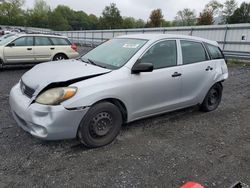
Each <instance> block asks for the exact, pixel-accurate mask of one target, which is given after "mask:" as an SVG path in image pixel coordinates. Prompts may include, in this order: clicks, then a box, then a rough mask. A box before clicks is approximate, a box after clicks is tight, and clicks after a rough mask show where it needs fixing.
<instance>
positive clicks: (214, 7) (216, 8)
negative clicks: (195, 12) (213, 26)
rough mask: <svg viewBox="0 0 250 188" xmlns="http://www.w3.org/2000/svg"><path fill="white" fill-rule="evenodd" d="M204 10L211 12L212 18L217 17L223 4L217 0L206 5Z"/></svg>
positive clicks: (212, 0)
mask: <svg viewBox="0 0 250 188" xmlns="http://www.w3.org/2000/svg"><path fill="white" fill-rule="evenodd" d="M205 9H206V10H207V11H209V12H210V11H211V12H212V14H213V17H217V16H218V15H219V13H220V11H221V10H222V9H223V4H221V3H220V2H218V1H217V0H211V1H210V2H209V3H208V4H206V6H205Z"/></svg>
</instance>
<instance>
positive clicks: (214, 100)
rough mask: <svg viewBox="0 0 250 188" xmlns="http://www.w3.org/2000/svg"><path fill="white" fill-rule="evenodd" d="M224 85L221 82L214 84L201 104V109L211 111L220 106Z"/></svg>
mask: <svg viewBox="0 0 250 188" xmlns="http://www.w3.org/2000/svg"><path fill="white" fill-rule="evenodd" d="M222 90H223V88H222V85H221V84H220V83H216V84H214V85H213V86H212V87H211V88H210V89H209V91H208V93H207V95H206V97H205V99H204V101H203V103H202V104H201V108H200V109H201V111H204V112H210V111H213V110H215V109H217V108H218V106H219V104H220V102H221V98H222Z"/></svg>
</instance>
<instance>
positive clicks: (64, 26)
mask: <svg viewBox="0 0 250 188" xmlns="http://www.w3.org/2000/svg"><path fill="white" fill-rule="evenodd" d="M49 28H51V29H53V30H55V31H67V30H70V29H71V26H70V25H69V23H68V21H67V20H66V19H65V18H64V17H63V16H62V14H61V13H60V12H59V11H55V10H54V11H52V12H50V13H49Z"/></svg>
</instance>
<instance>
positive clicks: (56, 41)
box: [50, 37, 71, 46]
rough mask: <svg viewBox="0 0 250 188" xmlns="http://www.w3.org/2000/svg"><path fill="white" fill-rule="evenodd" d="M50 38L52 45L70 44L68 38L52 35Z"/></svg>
mask: <svg viewBox="0 0 250 188" xmlns="http://www.w3.org/2000/svg"><path fill="white" fill-rule="evenodd" d="M50 39H51V40H52V42H53V44H54V45H58V46H61V45H71V43H70V41H69V40H68V39H65V38H57V37H54V38H50Z"/></svg>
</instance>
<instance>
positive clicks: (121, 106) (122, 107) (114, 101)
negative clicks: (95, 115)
mask: <svg viewBox="0 0 250 188" xmlns="http://www.w3.org/2000/svg"><path fill="white" fill-rule="evenodd" d="M102 102H110V103H112V104H114V105H115V106H117V107H118V108H119V110H120V112H121V114H122V119H123V123H126V122H127V120H128V111H127V107H126V105H125V104H124V102H122V101H121V100H120V99H117V98H105V99H101V100H99V101H97V102H95V103H94V104H93V105H95V104H98V103H102Z"/></svg>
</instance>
